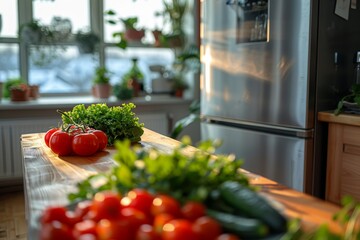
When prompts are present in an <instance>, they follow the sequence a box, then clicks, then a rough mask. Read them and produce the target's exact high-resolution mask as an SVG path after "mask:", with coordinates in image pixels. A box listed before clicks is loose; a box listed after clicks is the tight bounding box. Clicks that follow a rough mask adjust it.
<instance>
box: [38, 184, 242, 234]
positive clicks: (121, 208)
mask: <svg viewBox="0 0 360 240" xmlns="http://www.w3.org/2000/svg"><path fill="white" fill-rule="evenodd" d="M40 222H41V228H40V239H41V240H49V239H52V240H58V239H59V240H60V239H69V240H80V239H83V240H85V239H87V240H98V239H99V240H110V239H111V240H116V239H121V240H239V238H238V237H237V236H235V235H232V234H227V233H222V229H221V226H220V224H219V223H218V222H217V221H216V220H214V219H213V218H211V217H209V216H207V215H206V207H205V206H204V205H203V204H202V203H199V202H193V201H187V202H185V203H184V204H182V205H181V204H180V203H179V202H178V201H177V200H176V199H174V198H173V197H171V196H169V195H165V194H156V195H154V194H151V193H149V192H148V191H147V190H144V189H133V190H131V191H129V192H128V193H127V194H126V195H124V196H120V195H119V194H118V193H115V192H111V191H103V192H98V193H96V194H95V196H94V198H93V199H91V200H85V201H82V202H80V203H78V204H76V205H75V207H74V208H73V209H72V210H69V209H68V208H65V207H63V206H57V207H56V206H53V207H48V208H47V209H45V211H44V212H43V214H42V216H41V218H40Z"/></svg>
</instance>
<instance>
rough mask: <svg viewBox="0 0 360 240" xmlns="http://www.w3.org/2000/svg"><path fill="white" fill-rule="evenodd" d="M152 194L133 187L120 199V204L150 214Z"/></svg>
mask: <svg viewBox="0 0 360 240" xmlns="http://www.w3.org/2000/svg"><path fill="white" fill-rule="evenodd" d="M153 200H154V196H153V195H152V194H151V193H149V192H148V191H146V190H144V189H133V190H131V191H129V192H128V193H127V194H126V197H124V198H123V199H122V200H121V205H123V206H125V207H133V208H136V209H139V210H140V211H142V212H144V213H145V214H146V215H148V216H150V215H151V212H150V209H151V205H152V202H153Z"/></svg>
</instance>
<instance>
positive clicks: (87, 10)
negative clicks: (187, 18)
mask: <svg viewBox="0 0 360 240" xmlns="http://www.w3.org/2000/svg"><path fill="white" fill-rule="evenodd" d="M18 4H19V5H18ZM144 9H146V11H144ZM107 10H113V11H115V12H116V14H117V17H119V18H127V17H138V27H141V28H144V29H145V30H146V31H145V37H144V38H143V39H142V41H141V42H139V43H137V44H129V46H128V47H127V49H126V50H123V49H120V48H119V47H116V45H115V41H114V38H113V36H112V34H113V33H114V32H116V31H122V30H123V29H124V26H123V25H122V24H120V23H118V24H116V25H110V24H108V23H107V21H106V17H107V16H106V15H104V12H105V11H107ZM163 10H164V6H163V0H129V1H113V0H102V1H100V0H76V1H74V0H22V1H18V0H6V1H0V16H1V18H0V19H1V20H2V21H0V81H6V80H7V79H9V78H14V77H19V76H21V77H22V78H24V79H25V80H26V81H28V83H29V84H37V85H39V86H40V93H41V94H42V95H56V94H59V95H67V94H70V95H74V94H90V93H91V91H90V89H91V85H92V78H93V75H94V72H95V68H96V67H97V66H106V67H107V68H108V69H109V70H110V71H111V72H112V79H111V82H112V83H113V84H116V83H118V82H119V81H121V77H122V75H124V74H125V73H126V72H127V71H128V70H129V69H130V67H131V64H132V60H131V59H132V58H137V59H138V64H139V67H140V69H141V70H142V71H143V73H144V75H145V79H144V80H145V81H144V87H145V90H147V91H148V92H151V86H152V83H151V82H152V78H153V77H154V73H153V72H151V71H150V67H151V66H152V65H162V66H164V67H165V68H169V67H170V66H171V64H172V63H173V61H174V59H175V53H174V51H173V49H170V48H168V47H163V48H160V47H156V48H155V46H154V42H155V40H154V36H153V34H152V30H155V29H158V28H161V29H162V30H163V32H164V33H168V32H170V30H171V26H170V24H169V22H167V21H164V19H163V18H162V17H161V16H157V15H156V13H157V12H162V11H163ZM19 13H21V14H19ZM18 19H19V21H18ZM33 20H36V21H38V23H39V24H40V25H42V26H45V27H46V28H48V29H50V30H53V31H54V30H55V33H57V34H58V33H63V35H56V36H63V37H62V38H59V41H55V42H51V43H49V42H46V41H45V42H40V43H34V42H30V43H26V42H25V40H24V39H26V38H24V36H23V35H21V37H19V36H18V35H19V34H18V33H19V32H20V30H19V29H21V28H23V27H24V25H25V24H27V23H29V22H31V21H33ZM1 22H2V24H1ZM1 26H2V27H1ZM69 29H70V30H69ZM78 31H91V32H93V33H95V34H97V35H98V37H99V39H100V42H99V44H98V45H97V48H96V51H95V52H94V53H82V52H80V51H79V49H78V45H77V42H76V33H77V32H78Z"/></svg>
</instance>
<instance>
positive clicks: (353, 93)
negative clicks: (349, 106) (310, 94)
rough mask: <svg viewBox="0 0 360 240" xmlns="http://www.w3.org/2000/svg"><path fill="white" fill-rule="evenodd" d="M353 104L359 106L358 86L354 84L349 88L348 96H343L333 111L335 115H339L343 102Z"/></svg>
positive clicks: (359, 87) (359, 89)
mask: <svg viewBox="0 0 360 240" xmlns="http://www.w3.org/2000/svg"><path fill="white" fill-rule="evenodd" d="M345 101H348V102H353V103H356V104H357V105H358V106H360V84H354V85H352V86H351V89H350V94H348V95H346V96H344V97H343V98H342V99H341V100H340V101H339V103H338V105H337V108H336V109H335V111H334V114H335V115H339V114H340V113H341V112H343V110H344V102H345Z"/></svg>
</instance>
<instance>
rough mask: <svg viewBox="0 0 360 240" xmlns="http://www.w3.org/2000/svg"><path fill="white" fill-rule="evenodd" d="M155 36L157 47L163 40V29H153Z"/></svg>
mask: <svg viewBox="0 0 360 240" xmlns="http://www.w3.org/2000/svg"><path fill="white" fill-rule="evenodd" d="M151 32H152V34H153V36H154V40H155V42H154V46H155V47H160V46H161V42H160V39H161V36H162V31H161V30H158V29H154V30H152V31H151Z"/></svg>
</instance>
